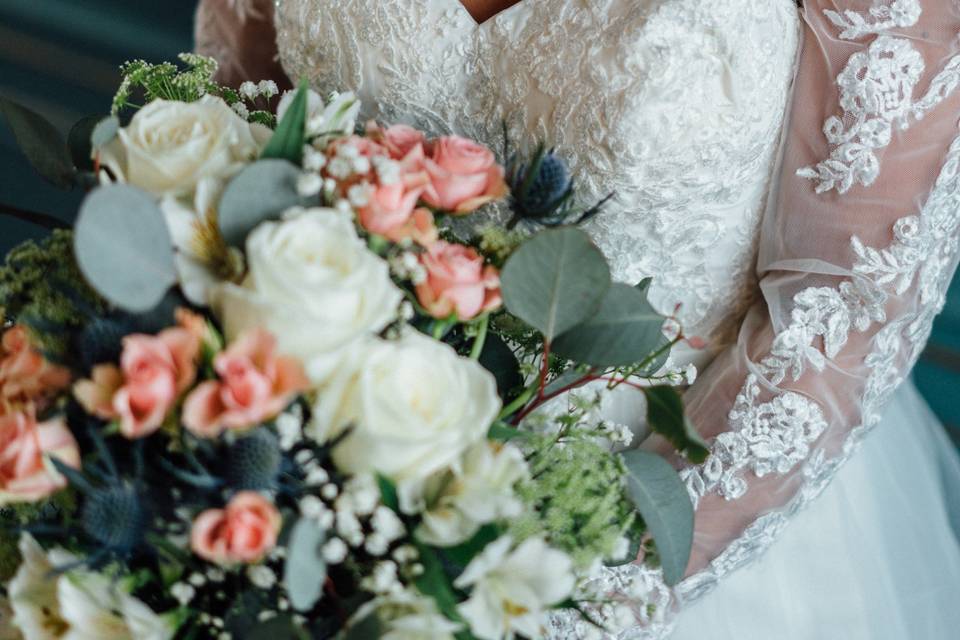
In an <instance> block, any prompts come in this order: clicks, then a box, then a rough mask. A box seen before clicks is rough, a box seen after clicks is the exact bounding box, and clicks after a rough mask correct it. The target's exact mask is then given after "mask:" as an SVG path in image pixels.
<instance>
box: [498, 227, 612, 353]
mask: <svg viewBox="0 0 960 640" xmlns="http://www.w3.org/2000/svg"><path fill="white" fill-rule="evenodd" d="M501 284H502V290H503V301H504V305H505V306H506V308H507V310H508V311H509V312H510V313H512V314H513V315H515V316H517V317H518V318H520V319H522V320H523V321H524V322H526V323H527V324H529V325H530V326H532V327H535V328H536V329H538V330H539V331H540V332H541V333H542V334H543V336H544V338H545V339H546V340H547V341H552V340H553V339H554V338H555V337H556V336H558V335H560V334H562V333H564V332H566V331H568V330H570V329H572V328H573V327H575V326H577V325H578V324H580V323H582V322H585V321H586V320H587V319H589V318H590V317H591V316H592V315H593V314H595V313H596V312H597V310H598V309H599V308H600V304H601V303H602V302H603V298H604V296H605V295H606V293H607V290H608V289H609V288H610V268H609V267H608V266H607V261H606V259H605V258H604V257H603V254H602V253H601V252H600V250H599V249H598V248H597V247H596V245H594V244H593V242H592V241H591V240H590V237H589V236H587V234H586V233H584V232H583V231H580V230H579V229H575V228H573V227H561V228H559V229H551V230H548V231H542V232H540V233H538V234H537V235H535V236H533V237H532V238H531V239H530V240H528V241H527V242H525V243H523V245H521V247H520V248H519V249H517V251H516V252H514V254H513V255H512V256H510V259H509V260H507V264H506V265H505V266H504V268H503V273H502V274H501Z"/></svg>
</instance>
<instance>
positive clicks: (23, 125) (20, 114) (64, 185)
mask: <svg viewBox="0 0 960 640" xmlns="http://www.w3.org/2000/svg"><path fill="white" fill-rule="evenodd" d="M0 113H3V116H4V118H6V120H7V124H9V125H10V128H11V129H12V130H13V136H14V138H16V140H17V144H18V145H19V146H20V149H21V150H22V151H23V153H24V155H26V156H27V160H29V161H30V164H31V165H32V166H33V168H34V169H36V170H37V172H38V173H39V174H40V175H41V176H42V177H43V178H44V179H45V180H47V181H48V182H50V183H51V184H53V185H54V186H56V187H59V188H61V189H69V188H71V187H72V186H73V177H74V175H75V174H76V171H75V170H74V168H73V162H72V160H71V159H70V151H69V150H68V149H67V143H66V142H65V141H64V139H63V136H61V135H60V132H59V131H57V128H56V127H54V126H53V125H52V124H50V122H48V121H47V120H46V119H45V118H44V117H43V116H41V115H39V114H37V113H34V112H33V111H31V110H30V109H27V108H26V107H24V106H22V105H19V104H17V103H16V102H13V101H12V100H7V99H6V98H0Z"/></svg>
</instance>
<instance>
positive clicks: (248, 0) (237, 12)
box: [195, 0, 290, 90]
mask: <svg viewBox="0 0 960 640" xmlns="http://www.w3.org/2000/svg"><path fill="white" fill-rule="evenodd" d="M195 39H196V50H197V53H202V54H204V55H207V56H211V57H213V58H216V60H217V61H218V62H219V63H220V71H219V73H218V74H217V79H218V80H219V81H220V82H222V83H224V84H226V85H229V86H234V87H236V86H239V84H240V83H241V82H243V81H245V80H253V81H254V82H256V81H259V80H274V81H276V83H277V85H278V86H279V87H280V88H281V90H282V89H285V88H289V86H290V82H289V80H288V79H287V76H286V74H284V72H283V68H282V67H281V66H280V62H279V59H278V57H277V42H276V33H275V32H274V28H273V0H200V4H199V6H198V7H197V18H196V33H195Z"/></svg>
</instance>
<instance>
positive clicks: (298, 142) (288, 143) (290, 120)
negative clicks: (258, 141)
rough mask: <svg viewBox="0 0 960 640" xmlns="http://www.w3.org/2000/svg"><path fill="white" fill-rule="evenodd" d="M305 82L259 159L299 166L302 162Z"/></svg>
mask: <svg viewBox="0 0 960 640" xmlns="http://www.w3.org/2000/svg"><path fill="white" fill-rule="evenodd" d="M308 91H309V86H308V84H307V81H306V80H303V81H301V82H300V87H299V88H298V89H297V93H296V94H295V95H294V96H293V100H292V101H291V102H290V106H289V107H288V108H287V111H286V113H285V114H284V116H283V120H281V121H280V123H279V124H278V125H277V130H276V131H274V133H273V137H272V138H270V141H269V142H268V143H267V146H266V147H265V148H264V150H263V153H262V154H261V155H260V157H261V158H277V159H279V160H288V161H290V162H292V163H294V164H297V165H299V164H300V163H301V161H302V160H303V145H304V143H305V142H306V140H307V92H308Z"/></svg>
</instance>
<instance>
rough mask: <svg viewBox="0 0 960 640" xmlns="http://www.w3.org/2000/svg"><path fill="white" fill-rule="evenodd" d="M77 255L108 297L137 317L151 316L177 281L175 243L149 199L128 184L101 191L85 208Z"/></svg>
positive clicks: (76, 236) (89, 277)
mask: <svg viewBox="0 0 960 640" xmlns="http://www.w3.org/2000/svg"><path fill="white" fill-rule="evenodd" d="M73 242H74V253H75V254H76V257H77V263H78V264H79V265H80V270H81V271H82V272H83V275H84V277H86V279H87V281H88V282H89V283H90V285H91V286H93V288H94V289H96V290H97V292H98V293H100V294H101V295H102V296H103V297H104V298H106V299H107V300H109V301H110V302H112V303H113V304H115V305H116V306H118V307H121V308H123V309H125V310H127V311H131V312H134V313H138V312H143V311H149V310H150V309H153V308H154V307H155V306H156V305H157V303H159V302H160V301H161V300H162V299H163V297H164V294H166V292H167V290H168V289H169V288H170V287H171V286H172V285H173V284H174V283H175V282H176V281H177V270H176V267H175V265H174V252H173V244H172V242H171V241H170V234H169V232H168V231H167V225H166V222H164V219H163V213H161V211H160V208H159V207H158V206H157V203H156V202H155V201H154V199H153V197H152V196H150V195H149V194H147V193H145V192H143V191H140V190H139V189H136V188H134V187H131V186H128V185H124V184H114V185H109V186H105V187H100V188H98V189H96V190H94V191H93V192H91V193H90V195H89V196H87V198H86V200H84V201H83V204H82V205H81V207H80V213H79V215H78V217H77V223H76V227H75V230H74V240H73Z"/></svg>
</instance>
